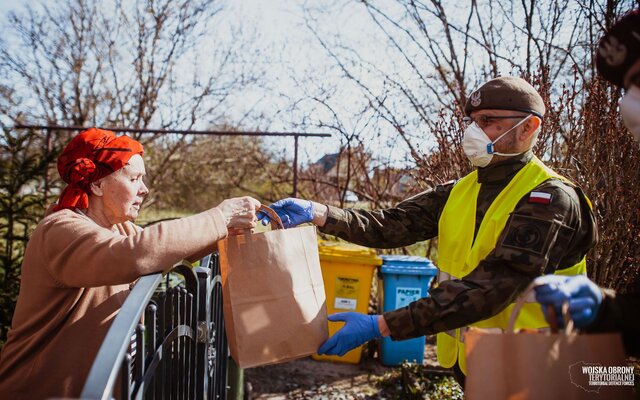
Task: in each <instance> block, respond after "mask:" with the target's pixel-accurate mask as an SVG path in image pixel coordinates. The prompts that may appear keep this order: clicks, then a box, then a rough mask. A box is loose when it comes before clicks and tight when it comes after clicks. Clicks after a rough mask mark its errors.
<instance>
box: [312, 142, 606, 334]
mask: <svg viewBox="0 0 640 400" xmlns="http://www.w3.org/2000/svg"><path fill="white" fill-rule="evenodd" d="M531 157H532V153H531V152H527V153H524V154H522V155H520V156H516V157H512V158H510V159H508V160H505V161H502V162H500V163H496V164H495V165H490V166H488V167H486V168H480V169H479V170H478V181H479V183H480V184H481V188H480V193H479V194H478V200H477V211H476V224H475V233H474V234H477V232H478V228H479V227H480V223H481V222H482V218H483V217H484V214H485V212H486V211H487V209H488V208H489V206H490V205H491V203H492V202H493V200H494V199H495V198H496V196H497V195H498V194H499V193H500V191H501V190H502V189H503V188H504V187H505V186H506V185H507V184H508V183H509V181H510V180H511V179H512V178H513V177H514V176H515V175H516V173H517V172H518V171H519V170H520V169H521V168H522V167H524V166H525V165H526V164H527V163H528V162H529V161H530V160H531ZM454 184H455V182H450V183H446V184H443V185H439V186H437V187H436V188H434V189H432V190H427V191H425V192H423V193H420V194H418V195H416V196H414V197H411V198H409V199H407V200H405V201H403V202H401V203H400V204H398V205H397V206H396V207H394V208H389V209H384V210H375V211H365V210H357V209H340V208H336V207H331V206H330V207H329V215H328V218H327V222H326V224H325V225H324V226H323V227H322V228H321V229H320V230H321V231H322V232H324V233H327V234H331V235H334V236H338V237H340V238H342V239H345V240H348V241H349V242H353V243H357V244H361V245H363V246H368V247H375V248H395V247H402V246H406V245H410V244H413V243H416V242H419V241H423V240H427V239H431V238H433V237H435V236H437V235H438V220H439V219H440V215H441V213H442V210H443V208H444V205H445V203H446V202H447V199H448V197H449V193H450V192H451V189H452V188H453V186H454ZM535 191H537V192H544V193H548V194H550V195H551V202H550V203H549V204H538V203H534V202H529V201H528V200H529V196H524V197H523V198H522V199H521V200H520V201H519V202H518V204H517V206H516V208H515V210H514V211H513V213H512V214H511V216H510V217H509V220H508V221H507V224H506V225H505V226H506V228H505V229H504V231H503V232H502V233H501V236H500V238H499V239H498V242H497V243H498V245H497V246H496V247H495V248H494V250H493V251H492V252H491V253H490V254H489V255H488V256H487V257H486V258H485V259H483V260H482V261H481V262H480V263H479V264H478V267H477V268H476V269H475V270H473V271H472V272H471V273H470V274H469V275H467V276H466V277H464V278H463V279H454V280H448V281H445V282H442V283H440V284H439V286H438V287H437V288H435V289H433V290H432V291H431V296H430V297H425V298H422V299H420V300H418V301H415V302H413V303H411V304H410V305H408V306H406V307H403V308H400V309H397V310H394V311H389V312H386V313H384V318H385V320H386V322H387V324H388V325H389V328H390V330H391V337H392V338H393V339H395V340H403V339H408V338H412V337H417V336H421V335H428V334H434V333H438V332H442V331H446V330H450V329H454V328H460V327H463V326H467V325H469V324H470V323H473V322H477V321H481V320H484V319H487V318H489V317H491V316H493V315H495V314H497V313H499V312H500V311H502V310H503V309H504V308H505V307H506V306H507V305H509V304H510V303H511V302H513V301H514V299H515V298H516V297H517V295H518V294H519V293H520V292H521V291H522V290H524V289H525V288H526V287H527V285H528V284H529V283H530V282H531V281H532V280H533V279H534V278H535V277H537V276H539V275H541V274H548V273H553V272H554V271H555V270H557V269H564V268H568V267H571V266H573V265H574V264H576V263H578V262H579V261H580V260H581V259H582V257H584V255H585V254H586V253H587V251H588V250H589V249H590V248H591V247H593V245H594V244H595V243H596V241H597V230H596V223H595V218H594V215H593V213H592V211H591V209H590V208H589V206H588V204H587V203H586V201H585V198H584V195H583V194H582V192H581V190H580V189H579V188H574V187H572V186H570V185H567V184H566V183H564V182H562V181H560V180H558V179H550V180H548V181H546V182H543V183H542V184H540V185H539V186H538V187H536V188H535Z"/></svg>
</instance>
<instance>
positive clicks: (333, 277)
mask: <svg viewBox="0 0 640 400" xmlns="http://www.w3.org/2000/svg"><path fill="white" fill-rule="evenodd" d="M318 250H319V253H320V267H321V269H322V279H323V280H324V290H325V294H326V297H327V313H328V314H329V315H331V314H336V313H339V312H345V311H355V312H359V313H363V314H366V313H367V309H368V307H369V295H370V293H371V282H372V279H373V273H374V272H375V269H376V266H378V265H381V264H382V259H380V258H379V257H378V256H377V255H376V252H375V251H374V250H373V249H369V248H366V247H362V246H357V245H354V244H345V243H329V242H321V243H320V245H319V246H318ZM343 325H344V323H343V322H329V334H330V335H333V334H334V333H336V332H337V331H338V329H340V328H342V326H343ZM361 355H362V346H360V347H357V348H355V349H353V350H351V351H350V352H348V353H347V354H345V355H344V356H342V357H338V356H324V355H323V356H320V355H317V354H314V355H313V356H312V357H313V359H314V360H323V361H339V362H344V363H350V364H357V363H359V362H360V357H361Z"/></svg>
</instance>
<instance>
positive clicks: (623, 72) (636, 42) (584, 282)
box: [535, 9, 640, 356]
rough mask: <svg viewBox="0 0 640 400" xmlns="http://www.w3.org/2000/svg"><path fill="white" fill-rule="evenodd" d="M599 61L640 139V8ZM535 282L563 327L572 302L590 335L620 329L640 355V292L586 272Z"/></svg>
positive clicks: (606, 42) (616, 30) (614, 33)
mask: <svg viewBox="0 0 640 400" xmlns="http://www.w3.org/2000/svg"><path fill="white" fill-rule="evenodd" d="M596 65H597V67H598V72H599V73H600V75H601V76H602V77H603V78H604V79H606V80H608V81H609V82H611V83H613V84H615V85H618V86H622V87H624V88H625V90H626V94H625V96H624V98H623V99H622V101H621V102H620V114H621V115H622V119H623V121H624V123H625V125H626V126H627V129H628V130H629V132H630V133H631V134H632V135H633V137H634V138H635V140H636V141H638V142H640V9H639V10H634V11H631V12H629V13H627V14H626V15H625V16H624V17H622V18H621V19H620V21H618V22H617V23H616V24H615V25H614V26H613V27H612V28H611V30H610V31H609V32H608V33H607V34H606V35H604V36H603V37H602V39H601V40H600V43H599V44H598V49H597V52H596ZM632 256H633V255H632ZM636 257H637V255H636ZM535 282H536V284H537V285H539V286H537V287H536V299H537V300H538V301H539V302H540V303H541V305H542V308H543V310H544V311H546V310H547V306H548V305H553V306H554V308H555V309H556V315H557V317H558V323H559V324H560V326H562V325H563V321H562V313H561V307H562V303H563V302H564V301H568V302H569V313H570V315H571V318H572V319H573V321H574V323H575V325H576V326H577V327H578V328H583V330H584V331H586V332H590V333H597V332H620V333H622V338H623V341H624V345H625V349H626V351H627V354H629V355H634V356H638V355H640V320H638V318H630V317H629V316H631V315H635V314H636V313H637V310H638V308H640V294H638V293H625V294H620V293H616V292H615V291H614V290H611V289H600V288H599V287H598V286H597V285H596V284H595V283H593V282H591V281H590V280H589V279H588V278H587V277H586V276H578V277H560V276H542V277H540V278H537V279H536V281H535ZM636 289H637V288H636Z"/></svg>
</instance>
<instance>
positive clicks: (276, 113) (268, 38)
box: [0, 0, 377, 164]
mask: <svg viewBox="0 0 640 400" xmlns="http://www.w3.org/2000/svg"><path fill="white" fill-rule="evenodd" d="M51 1H52V0H51ZM27 3H28V2H27V1H26V0H0V15H2V16H4V17H5V18H6V16H7V14H8V13H9V12H10V11H19V10H20V9H21V8H23V7H24V5H25V4H27ZM318 6H321V7H323V9H324V10H325V11H326V15H325V17H324V18H323V19H322V20H319V21H317V22H318V23H317V26H318V30H319V31H321V32H324V33H325V34H333V33H336V34H339V35H340V36H341V37H343V38H345V39H348V40H350V41H351V42H352V43H356V44H358V43H362V44H363V45H362V46H360V47H359V49H360V50H361V51H365V52H367V51H370V52H372V53H375V52H376V51H377V48H376V47H375V46H370V44H369V43H370V42H369V40H370V38H371V36H372V32H368V29H369V28H366V23H367V22H368V19H367V16H366V14H365V13H364V10H363V8H362V7H361V6H359V5H358V4H357V3H356V2H336V1H332V0H321V1H306V0H269V1H264V0H229V1H227V2H226V5H225V8H224V10H223V11H222V15H221V16H220V18H219V19H218V20H217V21H224V22H223V23H225V24H228V26H229V27H237V26H242V27H243V29H244V30H245V32H248V33H250V34H254V35H255V38H256V40H255V43H254V47H255V48H257V49H260V51H262V52H263V53H264V54H266V55H268V57H266V58H264V59H263V60H262V62H263V63H264V64H265V65H264V68H265V70H266V71H267V73H266V76H265V78H266V80H267V81H269V88H270V90H269V91H268V92H265V91H264V90H262V91H260V92H251V91H249V92H243V93H242V94H241V96H243V97H241V98H236V99H235V100H234V102H233V103H232V104H230V107H229V108H228V109H227V110H226V114H227V116H228V118H229V119H230V120H231V121H233V120H236V121H241V123H242V124H246V125H249V126H247V128H248V129H253V128H258V129H262V130H267V131H278V132H292V131H300V128H299V126H297V125H299V124H300V123H301V122H302V121H301V120H300V118H301V116H300V115H298V114H297V113H295V112H293V113H292V112H284V110H286V109H287V108H288V107H290V104H291V102H292V101H295V100H297V99H299V98H301V97H304V96H305V95H306V94H307V93H306V88H304V87H301V86H300V82H301V81H303V80H305V79H306V77H307V76H309V74H312V75H313V74H317V72H315V71H324V70H327V69H328V68H329V66H330V65H332V62H331V61H330V60H329V59H328V57H327V54H326V52H325V51H324V50H323V49H322V48H321V47H320V45H319V43H318V41H317V40H316V39H315V38H314V37H313V35H312V34H311V32H310V31H309V29H308V28H307V26H306V25H305V20H304V13H303V7H318ZM216 32H225V30H224V29H222V30H221V29H216ZM316 78H317V76H316ZM335 78H337V77H335ZM327 79H331V77H327ZM372 84H374V83H372ZM337 98H338V102H341V103H342V104H344V105H345V108H348V106H349V105H351V104H355V103H357V102H358V101H361V95H360V94H359V93H358V92H357V91H353V90H342V91H341V92H340V93H339V94H337ZM306 112H307V113H308V114H309V111H308V110H307V111H306ZM318 112H320V110H319V111H318ZM310 114H311V116H312V117H313V116H314V113H310ZM247 115H248V116H249V117H248V118H247ZM316 115H319V114H316ZM252 116H253V117H255V116H260V117H259V118H258V119H260V125H259V126H253V123H254V122H253V121H252V120H251V117H252ZM243 117H244V118H243ZM246 125H245V126H246ZM205 128H206V126H200V127H198V129H205ZM310 129H311V130H312V131H313V132H322V133H327V132H330V130H328V129H326V128H310ZM305 131H306V132H309V129H306V130H305ZM266 143H267V146H269V147H272V148H275V149H277V150H279V151H280V152H286V156H287V158H289V159H291V158H292V157H293V147H292V146H293V139H292V138H290V139H289V138H286V139H267V140H266ZM300 144H301V153H300V157H301V162H302V163H303V164H306V163H309V162H313V161H315V160H317V159H319V158H320V157H321V156H322V155H323V154H326V153H335V152H337V151H338V149H339V146H340V139H339V138H338V137H337V135H335V134H333V136H332V138H329V139H327V138H322V139H319V138H301V139H300Z"/></svg>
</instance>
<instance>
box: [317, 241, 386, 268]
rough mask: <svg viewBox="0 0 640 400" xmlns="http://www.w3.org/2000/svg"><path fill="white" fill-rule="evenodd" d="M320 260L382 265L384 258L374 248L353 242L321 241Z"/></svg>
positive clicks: (319, 247)
mask: <svg viewBox="0 0 640 400" xmlns="http://www.w3.org/2000/svg"><path fill="white" fill-rule="evenodd" d="M318 253H319V255H320V261H334V262H343V263H349V264H364V265H381V264H382V260H381V259H380V257H378V255H377V254H376V251H375V250H374V249H370V248H368V247H363V246H358V245H356V244H351V243H334V242H320V243H319V244H318Z"/></svg>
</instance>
